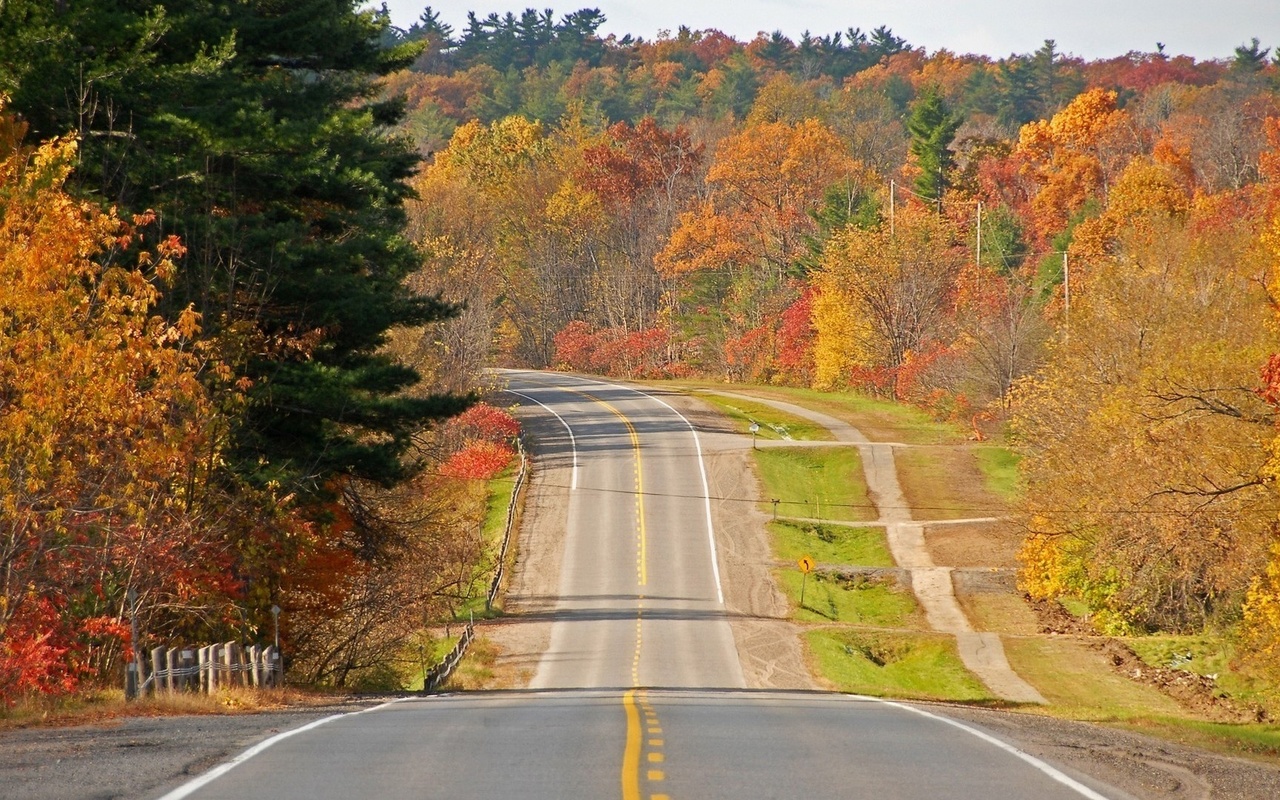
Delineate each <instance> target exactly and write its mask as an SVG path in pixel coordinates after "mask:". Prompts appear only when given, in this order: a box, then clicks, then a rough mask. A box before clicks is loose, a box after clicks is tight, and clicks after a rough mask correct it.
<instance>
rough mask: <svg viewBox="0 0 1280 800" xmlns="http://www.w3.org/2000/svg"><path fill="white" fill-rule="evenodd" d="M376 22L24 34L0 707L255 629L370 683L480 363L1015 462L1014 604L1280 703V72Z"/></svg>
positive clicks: (220, 13) (459, 573)
mask: <svg viewBox="0 0 1280 800" xmlns="http://www.w3.org/2000/svg"><path fill="white" fill-rule="evenodd" d="M361 7H362V4H359V3H355V2H352V0H300V1H299V2H293V3H279V2H273V1H271V0H252V1H251V2H235V3H232V2H203V1H202V2H195V1H194V0H168V1H167V2H164V3H150V2H148V3H141V2H114V1H113V0H90V1H89V2H76V3H48V2H40V0H7V2H4V3H0V97H2V98H3V100H2V101H0V560H2V564H3V573H2V574H0V702H12V701H14V700H16V699H19V698H21V697H24V696H29V695H33V694H40V693H47V694H65V693H71V692H75V691H77V690H79V689H80V688H82V687H85V686H90V687H91V686H98V685H104V684H117V682H118V681H119V680H120V675H121V671H122V664H123V661H124V660H125V659H127V658H128V657H129V655H128V654H129V652H130V651H131V650H132V649H133V648H134V647H136V646H144V645H148V644H150V643H155V642H172V641H200V640H203V641H213V640H226V639H229V638H243V639H252V638H258V639H262V638H264V637H266V636H267V635H268V632H269V631H270V626H271V620H272V618H271V612H270V609H271V608H272V606H279V607H281V608H283V609H284V613H283V614H282V617H281V619H282V624H283V631H282V633H283V636H284V639H285V642H286V648H285V651H286V653H287V654H288V655H289V658H290V669H291V670H293V671H295V672H294V674H296V675H298V677H300V678H301V679H303V680H307V681H312V682H319V683H323V682H328V683H335V684H344V683H348V682H352V681H355V680H357V679H363V678H361V677H360V676H362V675H363V676H365V677H367V676H369V675H370V674H371V673H377V672H378V670H379V669H380V668H381V665H383V664H386V663H388V662H390V661H393V660H394V659H395V658H396V657H397V656H398V655H400V654H402V653H403V650H404V645H405V642H406V640H407V639H408V638H409V637H410V636H412V635H413V634H414V633H415V631H417V630H419V629H420V628H421V626H422V624H423V623H424V622H425V621H427V620H428V619H430V618H432V617H433V616H436V617H438V616H439V615H441V614H442V613H451V612H452V610H454V609H456V608H457V607H459V604H460V603H463V602H465V601H466V599H467V597H468V593H469V592H470V583H471V581H472V580H473V578H474V570H475V567H476V564H477V563H479V561H480V556H479V555H478V553H477V551H476V548H477V547H478V545H477V542H476V540H475V536H474V531H475V529H476V521H477V519H478V518H482V517H483V516H484V513H485V507H486V503H487V500H488V497H487V492H488V488H487V483H486V479H488V478H491V477H493V476H494V475H495V474H497V473H498V472H499V471H500V470H501V469H503V468H504V467H505V465H506V464H507V463H508V462H509V461H510V459H511V458H512V455H513V451H512V450H511V441H510V438H511V435H512V433H513V431H514V428H513V425H514V421H513V420H511V419H510V418H509V417H508V416H506V415H505V413H504V412H501V411H499V410H497V409H494V408H492V407H489V406H486V405H476V406H474V407H473V408H472V410H471V411H467V412H466V413H465V414H462V412H463V411H464V409H466V408H467V407H468V406H469V405H470V404H472V403H473V402H474V401H475V400H476V398H477V395H476V391H477V390H478V389H480V388H482V387H481V386H479V382H480V376H481V375H482V374H483V369H484V368H485V367H486V366H492V365H524V366H534V367H557V368H572V369H580V370H587V371H594V372H600V373H608V374H613V375H619V376H627V377H679V376H697V377H705V378H713V379H717V380H738V381H756V382H772V383H785V384H794V385H806V386H814V387H818V388H821V389H827V390H832V391H859V392H870V393H874V394H879V395H882V396H889V397H893V398H896V399H899V400H902V401H905V402H910V403H914V404H917V405H919V406H922V407H924V408H926V409H928V410H929V411H930V412H932V413H933V414H935V415H936V416H938V417H939V418H943V419H950V420H954V421H958V422H961V423H963V424H964V425H965V426H968V427H971V428H972V430H973V431H974V435H975V436H978V437H981V436H987V435H992V434H994V433H996V432H1003V431H1008V432H1009V434H1010V435H1011V436H1012V438H1013V441H1014V443H1015V445H1016V446H1017V447H1018V448H1019V449H1020V450H1021V452H1022V453H1023V455H1024V460H1023V467H1024V470H1023V474H1024V478H1025V481H1024V484H1025V485H1024V486H1023V492H1022V496H1023V498H1024V499H1023V501H1022V506H1023V507H1022V508H1021V509H1020V513H1021V515H1022V517H1023V519H1024V520H1025V522H1026V525H1027V529H1028V539H1027V544H1026V547H1025V549H1024V553H1023V559H1024V566H1025V568H1024V571H1023V576H1022V585H1023V587H1024V588H1025V589H1026V591H1028V592H1029V593H1030V594H1032V595H1033V596H1036V597H1046V598H1048V597H1067V598H1072V599H1074V600H1077V601H1080V602H1082V603H1083V604H1084V607H1085V608H1087V609H1088V610H1089V611H1090V613H1091V615H1092V619H1093V621H1094V622H1095V623H1096V624H1097V625H1098V626H1099V627H1101V628H1102V629H1105V630H1109V631H1142V630H1173V631H1199V630H1206V629H1211V630H1215V631H1219V632H1226V633H1228V634H1230V635H1231V636H1233V637H1236V638H1237V639H1238V641H1239V644H1240V650H1239V652H1240V653H1241V654H1242V659H1243V661H1244V662H1248V663H1252V664H1255V665H1257V667H1258V668H1259V669H1261V670H1264V671H1265V670H1267V669H1270V670H1272V671H1273V673H1274V671H1275V669H1276V667H1275V664H1276V661H1275V659H1274V654H1275V652H1276V650H1277V648H1280V537H1278V536H1277V525H1276V523H1277V513H1280V502H1277V500H1278V498H1277V496H1276V477H1277V475H1280V455H1278V454H1280V440H1278V439H1277V436H1276V410H1277V409H1276V407H1277V405H1280V356H1277V353H1280V341H1277V337H1278V335H1280V334H1277V330H1280V328H1277V324H1278V323H1280V320H1277V319H1276V301H1275V290H1276V280H1277V274H1276V268H1277V266H1278V264H1280V53H1276V54H1274V55H1273V53H1272V51H1271V50H1270V48H1269V47H1267V46H1265V45H1264V44H1263V43H1261V42H1259V41H1258V40H1253V41H1252V42H1249V43H1244V44H1242V45H1241V46H1240V47H1239V48H1238V49H1237V50H1236V51H1235V52H1234V53H1233V54H1224V58H1223V59H1221V60H1216V61H1196V60H1195V59H1192V58H1189V57H1185V56H1180V55H1177V54H1173V53H1165V52H1163V49H1158V50H1157V51H1156V52H1147V53H1127V54H1122V55H1117V57H1115V58H1112V59H1106V60H1099V61H1088V62H1086V61H1084V60H1082V59H1079V58H1075V57H1072V56H1071V55H1069V54H1064V53H1062V52H1059V50H1058V49H1057V47H1056V46H1055V44H1054V43H1053V42H1052V41H1046V42H1045V43H1044V46H1043V47H1041V48H1040V49H1039V50H1037V51H1036V52H1034V53H1028V54H1023V55H1013V56H1008V57H1004V58H994V57H988V56H982V55H964V56H961V55H958V54H955V53H951V52H948V51H946V50H941V51H937V52H932V53H930V52H926V51H925V50H923V49H922V48H918V47H914V46H913V45H912V44H911V43H910V42H907V41H905V40H904V39H903V38H901V37H899V36H897V35H895V34H894V33H893V31H891V30H889V29H888V28H885V27H874V28H868V29H862V28H857V27H844V23H843V22H841V24H840V26H833V27H839V30H838V31H832V32H829V33H826V32H824V33H820V34H814V35H806V36H804V37H802V38H801V39H800V40H799V41H792V40H790V39H788V38H787V37H785V36H783V35H782V34H772V35H761V36H759V37H758V38H756V39H754V40H752V41H748V42H743V41H738V40H735V39H733V38H732V37H729V36H727V35H725V34H723V33H720V32H718V31H715V30H689V29H687V28H677V29H676V30H675V32H674V33H670V34H662V35H660V36H658V37H657V38H654V39H642V38H638V37H631V36H628V37H623V38H617V37H608V38H601V37H600V36H598V35H597V31H598V30H599V29H600V26H601V24H602V22H603V17H602V15H601V14H600V12H598V11H596V10H593V9H584V10H580V11H575V12H572V13H568V14H563V15H557V14H556V13H555V12H552V11H545V12H544V11H532V10H530V11H525V12H522V13H509V14H489V15H482V14H481V13H473V14H472V15H470V16H469V17H468V20H467V23H466V25H465V26H464V27H463V28H461V29H459V30H454V29H452V28H450V27H449V26H448V25H446V24H444V23H443V22H442V21H441V19H440V16H439V14H437V13H435V12H433V11H432V10H431V9H430V8H427V9H425V10H424V12H423V15H422V18H421V20H420V21H419V22H418V23H416V24H414V25H413V26H411V27H410V28H408V29H403V30H402V29H398V28H395V27H393V26H392V25H391V24H390V22H389V18H388V16H387V14H386V12H385V10H384V11H381V12H379V11H373V10H361ZM459 414H461V416H458V415H459ZM130 598H136V602H132V601H131V600H130ZM134 610H136V612H137V617H138V620H137V621H138V623H139V629H140V634H139V641H133V640H132V636H131V634H130V631H129V618H130V612H132V611H134ZM374 677H375V678H376V677H377V676H376V674H375V676H374ZM393 677H394V676H393ZM1277 677H1280V676H1277ZM391 682H392V683H394V680H392V681H391Z"/></svg>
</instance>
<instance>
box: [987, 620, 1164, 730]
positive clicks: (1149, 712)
mask: <svg viewBox="0 0 1280 800" xmlns="http://www.w3.org/2000/svg"><path fill="white" fill-rule="evenodd" d="M1004 649H1005V656H1006V657H1007V658H1008V659H1009V666H1011V667H1013V670H1014V672H1016V673H1018V674H1019V675H1021V676H1022V678H1023V679H1024V680H1026V681H1027V682H1028V683H1030V684H1031V685H1032V686H1034V687H1036V688H1037V689H1039V690H1040V693H1041V694H1042V695H1044V697H1045V699H1046V700H1048V701H1049V702H1050V703H1051V704H1052V706H1053V711H1054V713H1055V715H1057V716H1065V717H1068V718H1070V719H1079V720H1087V721H1093V722H1125V721H1133V720H1140V719H1146V718H1154V717H1170V718H1172V717H1178V716H1182V715H1183V714H1184V712H1183V709H1182V706H1180V705H1179V704H1178V703H1177V701H1175V700H1173V699H1172V698H1170V697H1169V696H1167V695H1165V694H1164V693H1162V692H1160V691H1159V690H1158V689H1156V688H1154V687H1152V686H1147V685H1146V684H1142V683H1137V682H1135V681H1131V680H1129V679H1128V678H1126V677H1124V676H1123V675H1120V674H1118V673H1117V672H1116V671H1115V670H1114V669H1112V667H1111V664H1110V662H1109V661H1108V660H1107V658H1106V656H1105V655H1103V653H1101V652H1100V651H1098V650H1094V649H1092V648H1090V647H1089V646H1088V645H1087V644H1083V643H1080V642H1075V641H1071V640H1069V639H1062V638H1044V637H1026V638H1022V637H1005V638H1004Z"/></svg>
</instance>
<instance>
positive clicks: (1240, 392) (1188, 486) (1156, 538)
mask: <svg viewBox="0 0 1280 800" xmlns="http://www.w3.org/2000/svg"><path fill="white" fill-rule="evenodd" d="M1257 242H1258V240H1257V235H1256V229H1255V228H1254V227H1253V225H1252V223H1251V222H1250V220H1248V219H1229V218H1228V219H1223V218H1208V217H1205V216H1203V215H1201V214H1199V213H1193V214H1192V215H1190V216H1189V217H1188V218H1187V219H1179V218H1178V217H1176V216H1168V215H1165V216H1160V217H1154V218H1145V219H1140V220H1138V222H1137V224H1131V225H1128V226H1127V227H1125V228H1124V229H1122V230H1121V231H1120V232H1119V233H1118V235H1117V237H1116V240H1115V247H1114V249H1113V251H1112V253H1111V254H1110V255H1109V256H1108V257H1107V258H1106V259H1105V260H1104V261H1103V262H1101V263H1100V264H1099V265H1098V267H1097V268H1096V269H1094V270H1093V271H1092V274H1091V276H1090V279H1089V282H1088V284H1087V286H1086V287H1085V289H1084V290H1082V291H1081V292H1080V294H1079V295H1076V294H1074V293H1073V300H1072V306H1071V320H1070V326H1071V327H1070V337H1069V338H1065V339H1063V340H1062V341H1060V342H1059V343H1058V344H1057V345H1056V347H1055V348H1054V349H1053V350H1052V351H1051V354H1050V355H1051V358H1050V360H1049V362H1048V363H1047V364H1046V365H1045V366H1044V368H1042V369H1041V370H1040V371H1039V372H1038V373H1036V374H1035V375H1033V376H1032V377H1030V378H1028V379H1026V380H1024V381H1023V382H1022V383H1021V384H1020V385H1019V386H1018V387H1017V389H1016V391H1015V416H1014V420H1013V431H1014V434H1015V437H1016V440H1017V442H1018V445H1019V447H1020V448H1021V450H1022V452H1023V454H1024V456H1025V458H1024V460H1023V462H1022V469H1023V474H1024V477H1025V480H1026V485H1027V491H1026V494H1025V500H1024V501H1023V508H1022V511H1023V515H1024V521H1025V524H1026V526H1027V529H1028V530H1029V531H1030V535H1029V536H1028V539H1027V542H1026V545H1025V547H1024V548H1023V552H1022V556H1021V558H1022V563H1023V570H1022V576H1021V583H1022V586H1023V588H1024V589H1025V590H1027V591H1028V592H1030V593H1031V594H1032V595H1033V596H1036V597H1054V596H1061V595H1069V596H1075V597H1078V598H1081V599H1083V600H1084V601H1085V602H1086V603H1087V604H1088V605H1089V606H1090V607H1091V608H1092V610H1093V611H1094V612H1095V615H1096V616H1095V619H1096V620H1097V622H1098V623H1099V625H1100V626H1102V627H1103V628H1105V629H1108V630H1112V631H1125V630H1133V629H1165V630H1180V631H1191V630H1199V629H1201V628H1203V627H1204V626H1206V625H1209V624H1213V623H1217V622H1227V621H1230V620H1231V619H1232V617H1233V616H1234V615H1235V614H1237V613H1238V612H1239V609H1240V604H1241V602H1242V601H1243V600H1244V596H1245V592H1246V590H1247V589H1248V588H1249V584H1250V581H1251V580H1252V578H1253V576H1255V575H1257V574H1258V573H1259V571H1260V570H1261V568H1262V565H1263V564H1264V563H1265V560H1266V555H1267V549H1268V546H1269V543H1270V541H1271V535H1270V529H1271V524H1272V523H1271V520H1273V519H1274V518H1275V514H1276V511H1277V509H1280V502H1278V498H1277V497H1276V495H1275V493H1274V492H1273V491H1272V489H1271V488H1270V487H1271V485H1272V483H1273V481H1272V480H1271V479H1270V478H1269V477H1268V476H1267V475H1266V473H1265V465H1266V460H1267V447H1266V445H1267V443H1268V442H1269V441H1270V439H1271V438H1273V436H1274V433H1273V429H1272V415H1271V414H1270V413H1269V410H1268V409H1267V407H1266V405H1265V403H1264V402H1263V400H1262V398H1260V397H1259V396H1258V394H1257V393H1256V392H1255V391H1254V388H1253V387H1254V386H1255V385H1256V382H1257V371H1258V364H1259V363H1261V362H1262V361H1264V360H1265V354H1266V353H1269V352H1272V351H1274V349H1275V347H1276V344H1277V341H1276V333H1275V331H1274V330H1271V329H1269V328H1268V326H1267V324H1266V323H1267V319H1268V317H1269V316H1270V314H1271V311H1270V308H1271V304H1270V299H1269V298H1268V296H1267V292H1266V291H1265V288H1264V287H1265V276H1266V275H1267V273H1268V270H1269V264H1268V263H1267V259H1266V258H1265V255H1264V254H1263V253H1262V252H1261V251H1260V249H1259V248H1258V245H1257Z"/></svg>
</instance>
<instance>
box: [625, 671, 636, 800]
mask: <svg viewBox="0 0 1280 800" xmlns="http://www.w3.org/2000/svg"><path fill="white" fill-rule="evenodd" d="M622 706H623V708H625V709H626V710H627V745H626V748H625V749H624V750H623V751H622V800H640V712H639V711H637V710H636V690H635V689H630V690H628V691H627V692H626V693H625V694H624V695H622Z"/></svg>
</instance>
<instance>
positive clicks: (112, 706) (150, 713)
mask: <svg viewBox="0 0 1280 800" xmlns="http://www.w3.org/2000/svg"><path fill="white" fill-rule="evenodd" d="M348 698H349V695H347V694H343V693H333V692H318V691H312V690H303V689H297V688H293V687H284V688H282V689H256V690H255V689H241V688H229V689H223V690H220V691H218V692H217V693H216V694H212V695H207V694H194V693H185V692H184V693H175V694H164V693H162V694H159V695H157V696H148V697H143V698H139V699H138V700H134V701H130V702H126V701H125V699H124V692H123V691H122V690H119V689H104V690H100V691H98V692H94V693H91V694H84V695H79V696H76V697H67V698H58V699H51V698H41V697H35V698H28V699H26V700H23V701H20V702H19V703H18V704H16V705H15V706H13V707H12V708H9V709H4V710H2V711H0V730H5V729H11V728H30V727H36V726H49V727H63V726H70V725H89V724H96V723H103V722H110V721H111V720H115V719H120V718H123V717H168V716H184V715H198V714H253V713H257V712H260V711H278V710H282V709H288V708H308V707H315V706H326V705H333V704H334V703H337V702H342V701H343V700H346V699H348Z"/></svg>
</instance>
